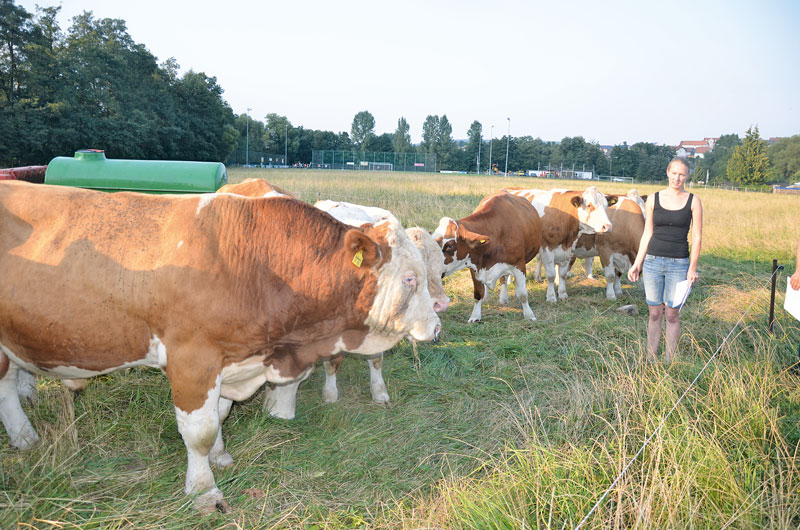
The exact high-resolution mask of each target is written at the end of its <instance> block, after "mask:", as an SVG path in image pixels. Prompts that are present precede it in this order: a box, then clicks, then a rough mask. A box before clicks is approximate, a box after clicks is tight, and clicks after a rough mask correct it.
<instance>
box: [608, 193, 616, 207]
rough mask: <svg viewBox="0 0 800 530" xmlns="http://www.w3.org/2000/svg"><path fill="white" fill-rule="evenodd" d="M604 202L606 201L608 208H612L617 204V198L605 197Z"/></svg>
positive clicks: (613, 196) (614, 196)
mask: <svg viewBox="0 0 800 530" xmlns="http://www.w3.org/2000/svg"><path fill="white" fill-rule="evenodd" d="M606 200H607V201H608V205H609V206H614V205H615V204H617V201H618V200H619V197H617V196H616V195H606Z"/></svg>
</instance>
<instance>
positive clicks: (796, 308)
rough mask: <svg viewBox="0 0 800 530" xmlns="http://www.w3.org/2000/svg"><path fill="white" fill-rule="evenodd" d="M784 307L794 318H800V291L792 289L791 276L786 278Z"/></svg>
mask: <svg viewBox="0 0 800 530" xmlns="http://www.w3.org/2000/svg"><path fill="white" fill-rule="evenodd" d="M783 308H784V309H785V310H786V311H787V312H788V313H789V314H790V315H792V316H793V317H794V318H796V319H797V320H800V291H795V290H794V289H792V285H791V283H789V278H786V301H785V302H784V303H783Z"/></svg>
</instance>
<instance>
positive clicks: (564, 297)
mask: <svg viewBox="0 0 800 530" xmlns="http://www.w3.org/2000/svg"><path fill="white" fill-rule="evenodd" d="M567 298H569V296H568V295H566V294H560V295H558V299H559V300H566V299H567Z"/></svg>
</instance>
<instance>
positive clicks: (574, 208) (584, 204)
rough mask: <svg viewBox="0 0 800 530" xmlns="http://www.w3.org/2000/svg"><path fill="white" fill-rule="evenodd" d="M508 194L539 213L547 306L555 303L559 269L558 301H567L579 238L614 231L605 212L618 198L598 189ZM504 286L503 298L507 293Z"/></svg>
mask: <svg viewBox="0 0 800 530" xmlns="http://www.w3.org/2000/svg"><path fill="white" fill-rule="evenodd" d="M506 191H508V192H509V193H511V194H513V195H516V196H518V197H523V198H525V199H526V200H527V201H529V202H530V203H531V204H532V205H533V206H534V207H535V208H536V211H537V212H538V213H539V217H540V218H541V223H542V249H541V254H540V255H539V259H540V260H541V262H542V263H543V265H544V268H545V273H546V275H547V296H546V299H547V301H548V302H553V303H554V302H555V301H556V293H555V288H554V281H555V277H556V265H558V266H559V268H558V274H559V276H560V281H559V282H558V298H560V299H562V300H566V299H567V281H566V280H567V270H568V267H567V265H568V264H569V260H570V259H571V258H572V254H573V251H574V249H575V246H576V245H577V243H578V238H580V236H581V235H583V234H594V233H605V232H608V231H610V230H611V220H610V219H609V218H608V214H607V213H606V209H607V208H608V206H609V205H613V204H615V203H616V201H617V197H616V196H615V195H603V194H602V193H600V191H599V190H598V189H597V186H589V187H588V188H586V190H584V191H582V192H581V191H572V190H561V189H556V190H532V189H522V188H506ZM505 289H506V287H505V282H503V283H502V284H501V296H502V295H503V294H504V292H505Z"/></svg>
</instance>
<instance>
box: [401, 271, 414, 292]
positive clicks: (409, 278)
mask: <svg viewBox="0 0 800 530" xmlns="http://www.w3.org/2000/svg"><path fill="white" fill-rule="evenodd" d="M403 285H405V286H407V287H411V288H412V289H413V288H414V287H416V286H417V277H416V276H415V275H414V274H406V275H405V276H403Z"/></svg>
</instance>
